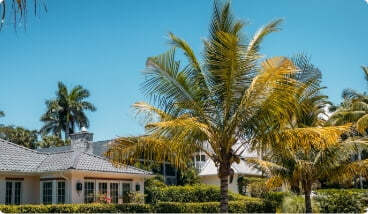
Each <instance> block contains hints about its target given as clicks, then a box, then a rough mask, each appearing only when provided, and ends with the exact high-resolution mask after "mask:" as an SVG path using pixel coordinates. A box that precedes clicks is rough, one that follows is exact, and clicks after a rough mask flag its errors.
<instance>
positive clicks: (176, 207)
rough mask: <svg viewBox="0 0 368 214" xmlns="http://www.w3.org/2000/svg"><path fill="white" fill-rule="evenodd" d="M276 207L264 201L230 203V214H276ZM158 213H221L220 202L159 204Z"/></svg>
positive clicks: (157, 205) (156, 209)
mask: <svg viewBox="0 0 368 214" xmlns="http://www.w3.org/2000/svg"><path fill="white" fill-rule="evenodd" d="M275 211H276V207H275V206H274V204H273V203H271V202H268V201H264V200H262V199H255V198H252V199H249V200H242V201H229V212H230V213H274V212H275ZM155 212H157V213H219V212H220V203H219V202H203V203H180V202H159V203H157V204H156V205H155Z"/></svg>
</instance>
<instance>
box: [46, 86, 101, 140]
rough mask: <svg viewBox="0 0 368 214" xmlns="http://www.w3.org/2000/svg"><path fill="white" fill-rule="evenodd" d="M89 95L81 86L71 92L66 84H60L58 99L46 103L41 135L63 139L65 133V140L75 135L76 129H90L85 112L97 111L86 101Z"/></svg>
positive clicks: (57, 93) (57, 92)
mask: <svg viewBox="0 0 368 214" xmlns="http://www.w3.org/2000/svg"><path fill="white" fill-rule="evenodd" d="M89 95H90V94H89V91H88V90H87V89H84V88H83V87H82V86H80V85H78V86H76V87H74V88H72V89H71V90H70V91H69V90H68V88H67V87H66V86H65V85H64V83H62V82H59V83H58V90H57V91H56V98H54V99H52V100H47V101H46V108H47V109H46V112H45V113H44V114H43V115H42V117H41V121H42V122H43V123H44V125H43V127H42V128H41V130H40V131H41V133H42V134H44V135H45V134H48V133H51V134H52V135H55V136H58V137H61V132H62V131H63V132H64V133H65V139H69V135H70V134H71V133H74V131H75V129H76V127H78V128H81V127H86V128H88V127H89V121H88V118H87V115H86V114H85V112H84V111H85V110H89V111H95V110H96V107H95V106H94V105H93V104H92V103H90V102H87V101H85V99H87V98H88V97H89Z"/></svg>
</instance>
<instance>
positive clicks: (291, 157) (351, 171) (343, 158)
mask: <svg viewBox="0 0 368 214" xmlns="http://www.w3.org/2000/svg"><path fill="white" fill-rule="evenodd" d="M335 140H336V141H335V142H336V143H334V144H333V143H332V141H331V142H330V143H327V142H326V143H322V144H319V145H320V146H321V148H316V144H314V143H313V142H310V144H309V145H307V144H303V145H302V146H301V145H298V144H295V145H294V146H295V148H290V147H288V146H287V147H286V148H283V149H282V148H281V147H279V149H274V150H272V152H271V153H270V154H269V156H267V160H259V159H258V160H257V159H250V158H249V159H248V161H250V162H252V163H254V164H255V165H256V166H257V167H258V168H260V169H261V170H262V171H263V172H264V173H266V174H267V175H268V176H269V177H270V180H269V183H271V184H272V183H273V184H277V185H280V182H281V181H283V182H286V183H287V184H289V185H290V186H291V187H293V186H298V187H300V188H301V189H302V190H303V192H304V197H305V207H306V211H305V212H306V213H312V204H311V197H310V194H311V192H312V185H313V183H315V182H317V181H318V179H328V180H329V181H333V182H346V181H347V180H350V179H351V178H353V177H354V176H355V175H357V174H364V175H367V174H368V171H367V166H368V160H367V159H366V160H360V161H353V159H352V158H351V157H352V155H354V154H355V153H356V152H357V150H358V148H359V147H367V144H366V142H361V141H350V140H349V141H344V142H339V141H338V137H337V138H335ZM331 143H332V144H331ZM303 147H304V148H303Z"/></svg>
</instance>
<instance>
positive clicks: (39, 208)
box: [0, 199, 276, 213]
mask: <svg viewBox="0 0 368 214" xmlns="http://www.w3.org/2000/svg"><path fill="white" fill-rule="evenodd" d="M219 206H220V203H219V202H204V203H180V202H159V203H157V204H155V205H148V204H59V205H19V206H16V205H0V211H2V212H4V213H152V212H155V213H218V212H219V211H220V209H219ZM275 209H276V208H275V206H274V205H273V203H270V202H268V201H263V200H261V199H251V200H242V201H230V202H229V212H232V213H272V212H275Z"/></svg>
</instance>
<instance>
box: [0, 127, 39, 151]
mask: <svg viewBox="0 0 368 214" xmlns="http://www.w3.org/2000/svg"><path fill="white" fill-rule="evenodd" d="M0 138H1V139H4V140H7V141H9V142H12V143H15V144H18V145H21V146H24V147H27V148H30V149H35V148H36V147H37V140H38V131H37V130H28V129H25V128H23V127H20V126H4V125H0Z"/></svg>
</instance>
